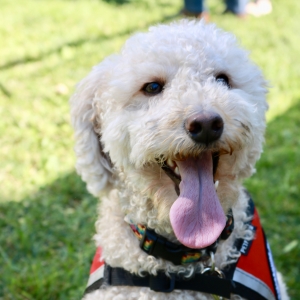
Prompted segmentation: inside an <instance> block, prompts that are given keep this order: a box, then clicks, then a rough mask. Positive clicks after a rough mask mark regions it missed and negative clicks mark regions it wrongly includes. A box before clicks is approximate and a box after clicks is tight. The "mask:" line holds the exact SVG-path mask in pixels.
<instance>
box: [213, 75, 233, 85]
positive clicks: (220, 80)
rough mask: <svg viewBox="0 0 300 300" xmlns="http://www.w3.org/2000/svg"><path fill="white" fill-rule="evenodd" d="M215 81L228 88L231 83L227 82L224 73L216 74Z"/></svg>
mask: <svg viewBox="0 0 300 300" xmlns="http://www.w3.org/2000/svg"><path fill="white" fill-rule="evenodd" d="M216 82H217V83H220V84H223V85H226V86H227V87H228V88H231V85H230V83H229V78H228V76H227V75H225V74H219V75H218V76H216Z"/></svg>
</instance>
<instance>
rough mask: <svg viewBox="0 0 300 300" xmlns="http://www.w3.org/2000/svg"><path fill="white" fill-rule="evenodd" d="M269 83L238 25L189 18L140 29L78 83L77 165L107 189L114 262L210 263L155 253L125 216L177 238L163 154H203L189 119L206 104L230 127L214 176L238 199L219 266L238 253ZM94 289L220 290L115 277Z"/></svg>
mask: <svg viewBox="0 0 300 300" xmlns="http://www.w3.org/2000/svg"><path fill="white" fill-rule="evenodd" d="M220 73H222V74H223V73H224V74H226V75H227V76H228V78H229V79H230V84H231V88H230V89H229V88H228V87H226V86H224V85H222V84H219V83H218V82H216V79H215V78H216V76H217V75H218V74H220ZM153 81H159V82H163V83H164V89H163V92H162V93H159V94H157V95H155V96H149V95H147V94H145V93H144V92H143V91H142V87H143V86H144V84H145V83H148V82H153ZM266 92H267V91H266V82H265V80H264V79H263V76H262V74H261V71H260V70H259V69H258V68H257V67H256V66H255V65H254V64H253V63H251V62H250V61H249V58H248V53H247V52H245V51H244V50H242V49H241V48H240V47H239V46H238V45H237V42H236V39H235V38H234V37H233V36H232V35H231V34H228V33H225V32H223V31H222V30H220V29H217V28H216V27H215V26H214V25H211V24H210V25H205V24H204V23H202V22H194V21H186V20H183V21H181V22H177V23H173V24H171V25H160V26H157V27H152V28H150V30H149V32H148V33H139V34H136V35H134V36H133V37H131V38H130V39H129V40H128V41H127V42H126V44H125V46H124V47H123V49H122V51H121V53H120V54H119V55H115V56H111V57H109V58H107V59H106V60H104V61H103V62H102V63H101V64H99V65H98V66H96V67H95V68H94V69H93V70H92V72H91V73H90V74H89V75H88V76H87V77H86V78H85V79H84V80H83V81H82V82H81V83H80V84H79V85H78V88H77V92H76V93H75V94H74V96H73V97H72V99H71V117H72V124H73V127H74V129H75V140H76V145H75V152H76V155H77V165H76V167H77V171H78V173H79V174H80V175H81V176H82V178H83V180H84V181H85V182H86V183H87V188H88V190H89V191H90V192H91V193H92V194H93V195H95V196H99V195H102V196H103V197H102V198H101V200H102V201H101V205H100V209H99V211H100V217H99V220H98V221H97V234H96V236H95V240H96V244H97V246H101V247H102V248H103V258H104V260H105V261H106V262H107V263H108V264H109V265H111V266H113V267H122V268H124V269H126V270H128V271H130V272H133V273H137V274H139V273H141V272H145V271H146V272H149V273H151V274H156V273H157V271H158V270H164V271H165V272H166V273H168V272H180V273H183V274H184V275H185V276H186V277H189V276H191V275H192V274H193V273H195V272H200V271H201V270H202V269H203V267H204V265H203V264H202V263H196V264H190V265H188V266H174V265H173V264H172V263H171V262H168V261H164V260H162V259H156V258H154V257H152V256H148V255H146V254H145V253H144V252H143V251H142V250H141V249H140V248H139V246H138V240H137V239H136V238H135V236H134V235H133V233H132V231H131V229H130V228H129V226H128V225H127V223H126V222H125V221H124V218H125V217H126V218H127V219H128V218H130V219H131V220H132V221H134V222H136V223H143V224H146V225H147V226H149V227H151V228H154V229H155V230H156V232H157V233H159V234H161V235H163V236H165V237H167V238H168V239H169V240H171V241H175V242H176V236H175V235H174V232H173V229H172V226H171V224H170V219H169V211H170V207H171V206H172V204H173V203H174V201H175V200H176V198H177V197H178V196H177V194H176V191H175V189H174V183H173V181H172V180H171V179H170V178H169V177H168V176H167V175H166V174H165V173H164V171H162V169H161V168H160V166H159V164H158V161H159V160H160V161H163V160H165V159H173V160H175V159H176V158H178V157H188V156H198V155H200V153H201V152H202V151H203V150H205V149H204V147H195V146H194V143H193V141H192V140H191V139H190V138H189V136H188V135H187V134H186V132H185V130H184V128H183V124H184V122H185V120H186V119H187V118H188V117H189V116H191V115H193V114H195V113H197V112H199V111H203V110H204V111H213V112H215V113H217V114H219V115H220V116H221V117H222V119H223V120H224V131H223V134H222V136H221V137H220V139H219V140H218V141H217V142H215V143H214V145H213V150H216V151H218V152H219V153H220V154H221V156H220V159H219V164H218V168H217V172H216V174H215V175H214V179H215V180H218V181H219V187H218V190H217V194H218V198H219V200H220V203H221V205H222V208H223V210H224V212H227V211H228V209H229V208H232V209H233V214H234V218H235V229H234V232H233V234H232V235H231V236H230V238H229V239H228V240H226V241H225V242H221V243H220V245H219V247H218V250H217V253H216V256H215V257H216V266H218V267H219V268H224V267H225V266H226V265H227V264H228V263H230V262H232V261H236V260H237V258H238V257H239V252H238V251H237V250H236V249H235V247H234V246H233V244H234V241H235V239H236V238H238V237H246V238H248V239H249V238H251V235H250V233H249V232H248V231H247V230H246V228H245V226H244V222H245V220H246V219H247V216H246V214H245V209H246V207H247V197H246V195H245V193H244V191H243V187H242V185H241V181H242V179H244V178H246V177H249V176H250V175H251V174H252V173H253V172H254V170H255V169H254V164H255V162H256V161H257V159H258V158H259V157H260V154H261V152H262V144H263V141H264V137H263V135H264V131H265V112H266V110H267V103H266V101H265V95H266ZM112 233H113V234H112ZM284 293H285V292H284ZM286 297H287V296H286ZM86 299H88V300H93V299H140V300H141V299H185V300H187V299H212V297H211V296H209V295H206V294H202V293H196V292H190V291H174V292H173V293H171V294H163V293H156V292H153V291H151V290H149V289H148V288H134V287H108V288H105V289H101V290H99V291H96V292H94V293H91V294H89V295H88V296H87V297H86ZM232 299H239V297H237V296H234V295H232ZM285 299H288V298H285Z"/></svg>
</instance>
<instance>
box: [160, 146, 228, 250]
mask: <svg viewBox="0 0 300 300" xmlns="http://www.w3.org/2000/svg"><path fill="white" fill-rule="evenodd" d="M219 155H220V153H219V152H210V151H204V152H202V153H201V154H200V155H199V156H198V157H187V158H186V159H184V160H176V161H172V160H170V159H168V160H166V161H165V162H164V164H163V166H162V168H163V170H164V171H165V172H166V174H167V175H168V176H169V177H170V178H171V179H172V180H173V182H174V184H175V190H176V192H177V195H178V198H177V199H176V200H175V202H174V203H173V204H172V206H171V209H170V214H169V216H170V222H171V225H172V228H173V231H174V233H175V236H176V237H177V239H178V241H179V242H181V243H182V244H183V245H185V246H187V247H189V248H194V249H203V248H205V247H207V246H209V245H211V244H213V243H214V242H215V241H216V240H217V239H218V237H219V236H220V234H221V232H222V231H223V229H224V227H225V224H226V217H225V214H224V211H223V208H222V206H221V203H220V200H219V198H218V195H217V192H216V187H217V185H218V181H215V173H216V170H217V168H218V162H219Z"/></svg>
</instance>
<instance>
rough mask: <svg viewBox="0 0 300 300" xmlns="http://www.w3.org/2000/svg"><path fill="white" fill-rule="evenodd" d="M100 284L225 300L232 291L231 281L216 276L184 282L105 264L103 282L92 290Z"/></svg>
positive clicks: (161, 273) (203, 276)
mask: <svg viewBox="0 0 300 300" xmlns="http://www.w3.org/2000/svg"><path fill="white" fill-rule="evenodd" d="M102 284H103V285H104V286H105V285H111V286H138V287H148V288H150V289H151V290H153V291H155V292H163V293H170V292H172V291H173V290H174V289H176V290H190V291H198V292H203V293H208V294H215V295H218V296H222V297H226V298H229V297H230V293H231V292H232V291H233V289H234V286H233V284H234V283H233V281H231V280H227V279H222V278H219V277H217V276H210V275H202V274H196V275H195V276H194V277H193V278H192V279H189V280H186V279H183V278H181V277H177V276H175V275H174V274H170V277H168V276H167V275H166V274H165V273H163V272H158V273H157V275H156V276H154V275H150V274H146V275H145V276H143V277H141V276H138V275H135V274H132V273H130V272H128V271H126V270H124V269H122V268H112V267H110V266H109V265H107V264H106V265H105V269H104V281H102V282H100V281H98V282H95V283H94V286H93V290H95V289H97V288H96V286H98V287H100V286H102ZM89 291H91V289H90V288H87V289H86V291H85V294H86V293H88V292H89Z"/></svg>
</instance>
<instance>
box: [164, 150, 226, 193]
mask: <svg viewBox="0 0 300 300" xmlns="http://www.w3.org/2000/svg"><path fill="white" fill-rule="evenodd" d="M211 155H212V161H213V170H212V171H213V178H214V182H215V174H216V171H217V168H218V163H219V157H220V152H219V151H215V152H212V154H211ZM186 158H188V157H186ZM184 159H185V158H183V159H182V160H184ZM161 168H162V169H163V170H164V172H165V173H166V174H167V175H168V177H169V178H170V179H171V180H172V181H173V182H174V188H175V191H176V194H177V195H178V196H179V194H180V187H179V186H180V182H181V175H180V170H179V168H178V166H177V164H176V161H175V160H172V159H170V158H169V159H166V160H164V161H163V163H162V164H161Z"/></svg>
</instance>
